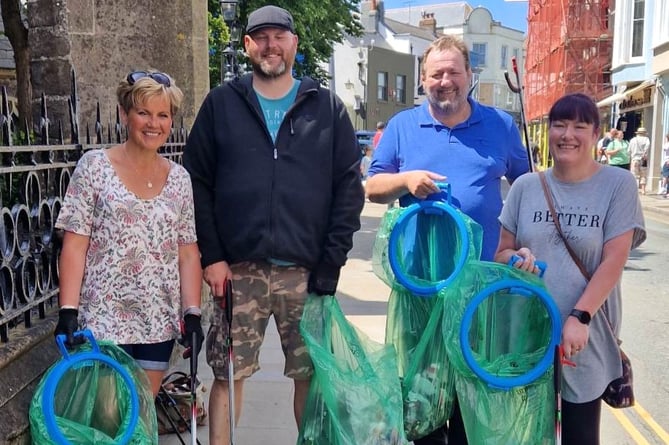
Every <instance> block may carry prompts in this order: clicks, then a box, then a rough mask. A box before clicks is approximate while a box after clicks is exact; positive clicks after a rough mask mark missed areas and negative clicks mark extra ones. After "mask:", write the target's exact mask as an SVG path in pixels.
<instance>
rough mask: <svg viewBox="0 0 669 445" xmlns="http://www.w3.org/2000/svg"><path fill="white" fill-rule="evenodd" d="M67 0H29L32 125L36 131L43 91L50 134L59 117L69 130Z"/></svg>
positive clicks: (70, 63) (71, 66) (55, 132)
mask: <svg viewBox="0 0 669 445" xmlns="http://www.w3.org/2000/svg"><path fill="white" fill-rule="evenodd" d="M66 2H67V0H59V1H53V0H29V1H28V3H27V7H28V24H29V29H30V30H29V34H28V43H29V45H30V51H31V80H32V91H33V107H32V109H33V128H34V129H35V131H37V132H39V125H40V102H41V96H42V94H43V93H44V94H45V95H46V98H47V108H48V119H49V122H50V127H51V131H50V135H51V136H52V137H55V136H56V135H57V131H58V122H59V121H61V122H62V125H63V129H64V131H65V134H66V135H67V134H69V122H70V120H69V108H68V102H67V99H68V97H69V96H70V91H71V88H70V81H69V79H70V73H71V71H72V68H73V65H72V59H71V57H70V51H71V46H70V39H69V35H68V17H67V13H66V9H65V4H66Z"/></svg>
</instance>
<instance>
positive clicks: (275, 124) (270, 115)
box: [256, 79, 300, 142]
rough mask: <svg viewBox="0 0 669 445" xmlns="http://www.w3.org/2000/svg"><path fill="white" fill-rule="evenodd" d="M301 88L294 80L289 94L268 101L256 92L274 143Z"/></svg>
mask: <svg viewBox="0 0 669 445" xmlns="http://www.w3.org/2000/svg"><path fill="white" fill-rule="evenodd" d="M299 87H300V81H299V80H297V79H294V80H293V87H292V88H291V89H290V91H288V94H286V95H285V96H283V97H280V98H278V99H268V98H266V97H263V96H261V95H260V93H258V92H257V91H256V96H258V102H260V108H261V109H262V114H263V116H264V117H265V125H267V130H268V131H269V134H270V136H272V142H276V135H277V134H278V133H279V128H280V127H281V122H283V118H284V117H285V116H286V112H287V111H288V109H289V108H290V107H291V106H292V105H293V103H294V102H295V98H296V97H297V90H298V89H299Z"/></svg>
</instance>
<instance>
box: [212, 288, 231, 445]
mask: <svg viewBox="0 0 669 445" xmlns="http://www.w3.org/2000/svg"><path fill="white" fill-rule="evenodd" d="M214 300H215V301H217V302H218V305H219V306H220V308H221V309H223V316H224V317H225V320H223V321H224V322H226V323H224V324H227V332H226V336H225V347H226V349H227V353H228V413H229V419H228V421H229V423H230V445H234V443H235V371H234V358H235V356H234V353H233V349H232V282H231V281H230V280H227V282H226V283H225V295H223V297H214Z"/></svg>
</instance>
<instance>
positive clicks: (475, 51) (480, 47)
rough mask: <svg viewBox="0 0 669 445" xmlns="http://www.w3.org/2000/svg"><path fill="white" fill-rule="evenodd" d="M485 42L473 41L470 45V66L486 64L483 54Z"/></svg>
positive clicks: (484, 53)
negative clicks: (471, 45)
mask: <svg viewBox="0 0 669 445" xmlns="http://www.w3.org/2000/svg"><path fill="white" fill-rule="evenodd" d="M486 48H487V44H486V43H474V45H473V47H472V61H471V65H472V68H476V67H481V66H486V63H485V55H486Z"/></svg>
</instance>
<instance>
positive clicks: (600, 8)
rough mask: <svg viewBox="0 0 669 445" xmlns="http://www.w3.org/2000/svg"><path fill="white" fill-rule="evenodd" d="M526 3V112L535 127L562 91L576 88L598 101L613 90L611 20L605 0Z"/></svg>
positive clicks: (556, 0)
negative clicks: (527, 8) (527, 7)
mask: <svg viewBox="0 0 669 445" xmlns="http://www.w3.org/2000/svg"><path fill="white" fill-rule="evenodd" d="M528 6H529V10H528V34H527V53H526V57H525V75H524V82H525V91H524V93H525V98H526V99H525V100H526V104H527V105H526V110H525V113H526V119H527V121H528V122H532V123H534V125H533V126H534V127H535V128H534V129H533V132H537V131H539V130H538V128H540V127H542V125H541V124H542V122H541V121H542V120H543V119H544V118H545V117H546V116H547V114H548V111H549V110H550V107H551V106H552V105H553V103H554V102H555V101H556V100H557V99H559V98H560V97H561V96H563V95H565V94H568V93H577V92H580V93H585V94H587V95H589V96H591V97H592V98H593V99H594V100H595V101H599V100H601V99H603V98H605V97H607V96H609V95H611V94H612V86H611V53H612V46H613V40H612V32H613V26H612V24H609V0H529V5H528ZM609 25H611V26H609ZM535 140H536V139H535Z"/></svg>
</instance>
